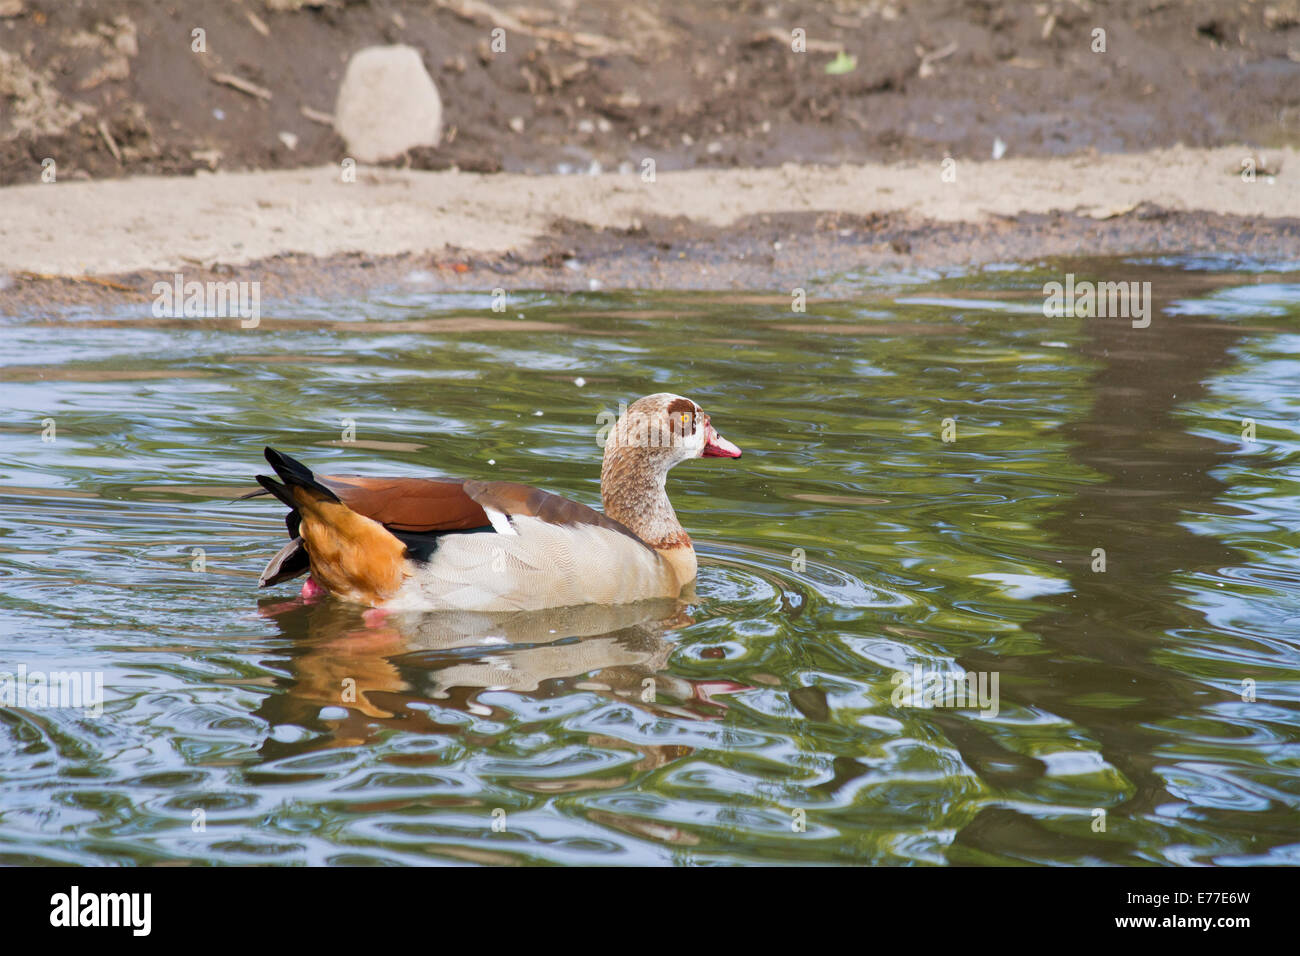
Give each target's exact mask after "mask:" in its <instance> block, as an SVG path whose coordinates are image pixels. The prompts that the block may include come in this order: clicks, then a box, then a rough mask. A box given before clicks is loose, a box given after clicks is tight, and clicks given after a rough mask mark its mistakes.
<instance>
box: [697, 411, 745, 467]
mask: <svg viewBox="0 0 1300 956" xmlns="http://www.w3.org/2000/svg"><path fill="white" fill-rule="evenodd" d="M700 457H701V458H739V457H740V449H739V448H737V447H736V446H735V445H733V444H732V443H731V442H729V441H727V440H726V439H725V438H723V437H722V436H721V435H719V434H718V433H717V431H716V430H715V429H714V427H713V423H712V422H710V421H708V420H706V421H705V423H704V454H702V455H701V456H700Z"/></svg>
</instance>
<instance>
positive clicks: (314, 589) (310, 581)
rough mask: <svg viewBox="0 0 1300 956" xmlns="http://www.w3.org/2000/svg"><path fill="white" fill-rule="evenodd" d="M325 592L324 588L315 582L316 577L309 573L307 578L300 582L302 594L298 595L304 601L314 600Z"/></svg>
mask: <svg viewBox="0 0 1300 956" xmlns="http://www.w3.org/2000/svg"><path fill="white" fill-rule="evenodd" d="M325 594H326V591H325V589H324V588H323V587H321V586H320V585H319V584H317V583H316V579H315V578H313V577H312V576H311V575H310V574H309V575H307V580H306V581H304V582H303V583H302V594H301V595H300V597H301V598H302V599H303V600H304V601H315V600H317V599H318V598H322V597H324V596H325Z"/></svg>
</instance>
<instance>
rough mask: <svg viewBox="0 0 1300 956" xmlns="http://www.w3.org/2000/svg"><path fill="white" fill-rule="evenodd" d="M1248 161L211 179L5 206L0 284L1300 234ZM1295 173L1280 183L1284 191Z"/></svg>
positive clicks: (1284, 155) (1240, 154) (108, 184)
mask: <svg viewBox="0 0 1300 956" xmlns="http://www.w3.org/2000/svg"><path fill="white" fill-rule="evenodd" d="M1251 155H1252V151H1251V150H1249V149H1247V148H1245V147H1242V148H1237V149H1234V148H1231V147H1229V148H1224V149H1214V150H1189V149H1172V150H1162V151H1159V152H1151V153H1142V154H1121V155H1111V156H1097V157H1072V158H1065V159H1046V160H1044V159H1038V160H1024V159H1020V160H1014V159H1007V160H1002V161H997V162H994V161H988V162H959V163H956V164H955V167H954V171H955V176H956V180H955V182H944V181H942V179H941V172H942V170H941V167H940V165H939V164H937V163H935V164H926V165H921V164H916V163H906V164H900V165H891V166H883V165H866V166H840V167H835V168H818V167H798V166H789V165H787V166H783V167H778V168H773V169H753V170H749V169H735V170H695V171H688V172H677V173H661V174H658V175H657V176H656V177H655V181H654V182H645V181H643V178H642V176H640V175H638V174H623V175H616V174H609V175H601V176H524V175H479V174H470V173H458V172H452V171H446V172H419V171H400V170H391V169H365V168H362V169H360V170H357V173H356V181H355V182H350V183H349V182H343V181H342V177H341V175H340V170H339V169H338V168H334V167H320V168H316V169H310V170H288V171H273V172H254V173H233V174H221V173H217V174H210V175H201V176H197V177H183V178H155V177H144V178H138V179H124V180H112V181H103V182H73V183H54V184H42V185H34V186H18V187H10V188H7V189H4V190H0V208H3V210H4V215H3V216H2V217H0V250H2V251H0V268H3V269H4V270H5V271H7V272H36V273H42V274H48V275H57V276H69V275H90V274H93V275H119V274H125V273H131V272H152V271H166V270H174V269H183V268H187V267H190V266H193V265H195V264H202V265H205V266H210V265H213V264H218V263H220V264H227V265H245V264H248V263H250V262H255V261H258V260H261V259H268V258H271V257H273V256H279V255H284V254H286V253H298V254H305V255H309V256H320V257H324V256H334V255H339V254H342V253H352V252H360V253H364V254H367V255H374V256H391V255H398V254H402V253H415V254H422V253H436V252H439V251H440V250H442V249H444V248H445V247H448V246H455V247H458V248H459V249H462V250H465V251H467V252H471V253H496V254H501V253H507V252H511V251H514V252H522V251H523V250H525V249H527V248H528V247H529V246H530V245H531V244H533V243H535V242H537V241H538V240H540V239H541V238H542V237H543V236H545V235H547V234H548V233H550V232H552V231H553V230H554V227H555V224H556V223H557V222H558V221H567V222H570V223H577V224H580V225H582V226H586V227H589V228H591V229H596V230H602V229H623V230H627V229H633V230H635V229H637V228H638V227H640V226H642V225H643V223H644V221H645V220H647V219H650V218H652V217H658V218H662V219H676V218H678V217H680V218H681V219H683V220H685V221H686V222H688V223H690V224H693V225H697V226H711V227H727V226H732V225H734V224H735V223H737V222H738V221H739V220H741V219H742V218H744V217H747V216H755V215H761V214H772V213H778V214H779V213H810V212H826V211H833V212H837V213H842V214H848V215H854V216H864V217H865V216H870V215H873V214H879V213H905V214H907V215H908V216H910V217H912V218H914V219H924V220H932V221H934V222H938V223H981V222H987V221H988V220H990V219H992V218H997V217H1010V216H1017V215H1020V214H1025V213H1029V214H1035V213H1038V214H1043V213H1050V212H1053V211H1061V212H1067V213H1077V214H1082V215H1085V216H1089V217H1092V218H1098V219H1105V218H1111V217H1114V216H1121V215H1124V214H1127V213H1129V212H1131V211H1132V210H1134V209H1136V208H1137V207H1138V206H1140V205H1142V204H1151V205H1153V206H1158V207H1160V208H1162V209H1164V210H1168V211H1178V212H1192V211H1195V212H1208V213H1218V214H1221V215H1230V216H1242V217H1248V218H1258V219H1286V218H1300V188H1297V186H1296V179H1295V176H1296V174H1297V173H1300V152H1297V151H1296V150H1293V149H1292V150H1279V151H1276V152H1274V153H1272V154H1270V155H1269V156H1268V157H1267V160H1268V163H1269V165H1270V166H1272V167H1278V166H1280V167H1281V168H1282V171H1283V174H1284V175H1279V176H1277V177H1267V176H1257V177H1256V180H1255V182H1253V183H1246V182H1243V181H1242V179H1241V177H1240V176H1239V175H1237V174H1236V173H1235V172H1234V170H1239V169H1240V163H1241V160H1242V159H1243V158H1244V157H1249V156H1251ZM1285 174H1290V175H1285Z"/></svg>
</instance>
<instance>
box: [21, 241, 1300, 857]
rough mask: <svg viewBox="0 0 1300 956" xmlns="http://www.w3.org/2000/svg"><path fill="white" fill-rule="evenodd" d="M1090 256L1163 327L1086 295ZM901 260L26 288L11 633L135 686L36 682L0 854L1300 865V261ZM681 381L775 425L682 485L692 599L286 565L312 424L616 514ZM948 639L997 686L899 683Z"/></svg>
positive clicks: (957, 657)
mask: <svg viewBox="0 0 1300 956" xmlns="http://www.w3.org/2000/svg"><path fill="white" fill-rule="evenodd" d="M1291 268H1294V266H1292V267H1291ZM1067 269H1068V270H1070V271H1073V272H1075V273H1076V274H1077V275H1078V276H1079V277H1080V278H1082V277H1084V276H1094V277H1099V278H1106V279H1118V278H1126V279H1127V278H1140V279H1147V280H1150V281H1152V283H1153V291H1154V294H1155V296H1156V307H1157V311H1156V313H1155V315H1154V318H1153V321H1152V323H1151V326H1150V327H1149V328H1146V329H1134V328H1132V327H1131V325H1130V324H1129V323H1128V322H1126V321H1125V320H1122V319H1109V320H1105V319H1096V318H1092V319H1090V318H1084V317H1070V318H1063V319H1047V318H1044V317H1043V315H1042V310H1041V304H1042V298H1043V296H1042V287H1043V283H1044V282H1045V281H1048V280H1050V279H1060V278H1061V275H1062V273H1063V272H1064V271H1066V270H1067ZM860 285H861V294H860V296H858V297H856V298H855V299H854V300H853V301H836V302H823V301H820V300H819V299H818V298H817V295H816V290H815V288H814V289H810V300H809V306H808V312H807V313H806V314H798V313H792V312H791V310H790V298H789V296H787V295H784V294H772V295H766V294H741V293H734V294H728V293H721V294H680V295H666V294H662V293H656V294H653V295H638V294H617V295H597V294H592V295H582V296H568V297H559V296H548V295H515V296H513V297H512V299H511V301H510V309H509V311H508V312H506V313H505V314H499V313H494V312H492V311H491V303H492V300H491V297H490V296H488V295H482V296H478V295H435V294H429V293H421V292H418V291H413V290H404V291H396V292H392V293H390V294H385V295H378V296H375V297H372V298H370V299H368V300H365V301H337V302H327V303H320V302H317V303H311V302H307V303H304V302H291V303H269V304H264V310H263V319H262V323H261V326H260V327H259V328H257V329H242V328H240V327H239V322H238V320H229V319H221V320H200V319H174V320H173V319H155V318H153V317H152V316H151V315H150V314H149V312H148V309H147V307H146V308H141V309H139V310H136V311H130V312H119V313H114V314H111V315H102V314H95V313H93V312H85V311H83V312H77V313H71V314H69V315H67V316H66V317H64V318H62V319H59V320H45V319H33V318H25V317H10V318H5V319H0V362H3V363H4V364H3V366H0V609H2V613H0V671H9V672H16V671H17V670H18V669H19V668H20V667H26V668H27V669H28V670H29V671H44V672H50V671H59V670H77V671H89V672H93V673H98V674H102V679H103V682H104V695H105V701H104V705H103V713H102V714H101V715H99V716H94V715H92V714H90V713H87V712H86V710H85V709H84V708H80V709H79V708H75V707H62V708H51V707H39V706H36V707H32V706H29V707H9V708H0V862H5V863H83V864H106V863H140V864H156V863H166V862H175V861H191V862H195V863H204V862H216V863H239V864H246V863H296V864H303V863H309V864H324V863H336V864H374V863H429V862H470V863H561V864H563V863H579V864H606V863H613V864H625V863H742V862H768V863H771V862H779V861H788V862H799V863H830V862H839V863H882V864H939V865H942V864H986V863H1047V864H1061V863H1074V864H1093V863H1121V864H1212V863H1213V864H1265V863H1291V864H1297V863H1300V837H1298V835H1297V834H1300V567H1298V565H1297V561H1296V555H1297V547H1298V546H1300V499H1298V498H1297V494H1296V492H1297V478H1300V360H1297V358H1296V355H1297V352H1300V273H1297V272H1294V271H1286V270H1285V269H1283V268H1277V269H1270V268H1269V267H1267V266H1261V265H1257V264H1240V263H1226V262H1223V261H1210V262H1206V261H1178V260H1158V261H1157V260H1131V261H1127V262H1114V261H1111V262H1104V263H1103V262H1091V263H1090V262H1079V263H1073V264H1064V265H1061V266H1059V267H1054V268H1053V269H1051V270H1047V269H1045V268H1041V267H1014V268H1012V267H1008V268H1000V269H986V270H983V271H979V272H974V273H961V274H954V275H949V276H940V275H929V276H924V275H921V276H894V277H883V278H882V277H874V278H863V279H861V281H860ZM579 380H580V381H581V384H579V383H578V382H579ZM654 391H675V392H679V393H682V394H686V395H688V396H690V397H691V398H693V399H695V400H696V401H698V402H700V403H701V404H702V405H703V406H704V408H705V410H706V411H708V412H709V413H710V414H711V415H712V416H713V421H714V424H715V425H717V426H718V428H719V430H720V431H721V432H722V433H723V434H724V435H726V436H727V437H728V438H730V439H732V440H733V441H735V442H737V443H738V444H739V445H741V446H742V447H743V448H744V449H745V452H746V454H745V457H744V458H743V459H741V460H739V461H734V462H733V461H723V460H705V461H695V462H688V463H686V464H683V465H681V466H679V467H678V468H677V469H676V470H675V471H674V472H673V474H672V477H671V479H670V483H669V488H670V493H671V495H672V498H673V501H674V504H675V506H676V508H677V511H678V514H679V516H680V518H681V519H682V522H683V524H684V525H685V526H686V527H687V529H688V530H689V531H690V532H691V534H692V536H693V537H694V538H695V540H696V544H697V549H698V551H699V553H700V565H701V567H700V578H699V581H698V584H697V587H696V592H695V594H694V595H693V596H692V597H691V598H690V599H689V600H688V601H684V602H672V601H669V602H653V603H650V604H647V605H636V606H631V607H624V608H589V609H582V610H569V611H561V612H555V613H551V614H544V615H531V616H525V617H516V618H507V619H501V618H493V617H487V616H475V615H460V616H447V615H441V616H439V615H409V614H407V615H393V616H390V617H388V618H384V619H376V618H375V617H374V616H363V615H362V613H361V612H360V611H359V610H358V609H356V608H352V607H348V606H346V605H343V604H340V603H337V602H334V601H332V600H329V601H324V602H318V603H314V604H303V603H302V602H301V601H300V600H298V599H297V589H296V587H295V586H294V585H292V584H290V585H284V586H281V587H279V588H277V589H275V590H274V591H273V592H259V591H258V590H257V588H256V584H257V576H258V573H259V572H260V570H261V568H262V566H263V565H264V563H265V562H266V560H267V559H268V558H269V557H270V555H271V554H273V553H274V551H275V550H276V549H277V548H278V547H279V546H280V545H281V543H282V542H283V534H284V526H283V522H282V516H281V510H282V509H281V508H280V507H279V506H278V505H277V504H275V503H274V502H271V501H269V500H266V499H260V500H255V501H245V502H232V501H231V499H232V498H233V497H234V496H235V495H237V494H239V493H241V492H243V491H246V490H248V489H249V488H250V487H252V485H251V483H250V482H251V476H252V475H253V474H254V473H255V472H257V471H259V470H265V466H264V465H263V464H262V461H261V449H262V446H263V445H265V444H271V445H274V446H276V447H277V448H280V449H282V450H284V451H286V452H289V453H290V454H293V455H295V456H297V457H300V458H302V459H304V460H305V461H307V462H308V463H311V464H313V465H316V466H318V467H320V468H321V469H322V470H324V471H328V472H335V473H337V472H347V471H352V472H361V473H371V474H384V473H393V474H424V473H433V474H447V475H455V476H465V477H490V478H498V479H504V480H514V481H522V482H527V483H530V484H537V485H540V486H542V487H545V488H546V489H548V490H550V491H554V492H558V493H562V494H566V495H569V496H572V497H574V498H577V499H579V500H581V501H585V502H587V503H591V504H596V503H598V500H599V459H600V449H599V447H597V444H596V436H597V432H598V430H599V424H598V422H597V415H598V414H599V413H600V412H601V411H604V410H617V408H618V404H619V403H620V402H622V401H630V400H632V399H634V398H636V397H637V396H639V395H642V394H646V393H649V392H654ZM945 419H950V420H951V425H950V429H955V432H954V431H951V430H950V432H949V435H948V437H952V438H955V440H953V441H944V440H943V438H944V421H945ZM51 422H52V427H53V431H52V432H51V424H50V423H51ZM1252 422H1253V425H1254V429H1255V432H1254V436H1255V437H1254V440H1253V441H1252V440H1250V438H1249V434H1250V433H1249V426H1250V423H1252ZM43 434H44V436H45V438H47V439H49V438H53V440H52V441H49V440H45V441H43V440H42V436H43ZM1102 552H1104V555H1103V554H1102ZM1102 557H1104V570H1101V569H1100V567H1101V566H1100V564H1099V558H1102ZM918 667H919V668H921V670H922V673H930V672H932V671H939V672H947V671H953V670H960V671H963V672H975V673H979V674H984V675H996V677H997V679H998V690H999V693H998V707H997V712H996V714H993V713H991V712H990V711H987V710H986V711H985V712H983V713H982V712H981V711H979V710H977V709H971V708H965V709H962V708H956V707H952V708H950V707H931V708H926V707H917V706H909V705H908V704H909V702H908V701H906V700H904V701H902V702H901V703H900V702H899V701H898V700H896V699H895V697H896V695H895V693H894V692H895V690H896V686H897V685H896V675H899V674H904V675H907V674H912V673H914V672H915V668H918ZM346 687H355V689H356V695H355V699H345V696H344V695H345V690H344V688H346ZM1252 697H1253V699H1250V698H1252ZM494 822H495V824H496V826H495V828H494ZM200 823H201V824H202V825H201V826H200ZM1103 823H1104V829H1102V825H1103Z"/></svg>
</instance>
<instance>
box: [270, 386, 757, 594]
mask: <svg viewBox="0 0 1300 956" xmlns="http://www.w3.org/2000/svg"><path fill="white" fill-rule="evenodd" d="M739 457H740V449H739V448H737V447H736V446H735V445H733V444H732V443H731V442H729V441H727V440H726V439H725V438H723V437H722V436H721V435H719V434H718V433H717V432H716V431H715V430H714V428H713V425H712V424H711V423H710V421H709V416H708V415H706V414H704V412H703V411H702V410H701V409H700V406H699V405H697V404H695V403H694V402H693V401H691V400H690V399H688V398H682V397H681V396H680V395H671V394H669V393H667V392H661V393H659V394H656V395H647V396H646V397H645V398H642V399H638V400H637V401H636V402H635V403H633V405H632V406H631V407H630V408H628V409H627V411H626V412H625V413H624V414H623V415H622V417H620V418H619V419H618V421H617V422H616V423H615V424H614V426H613V428H612V429H611V430H610V432H609V434H608V436H607V438H606V441H605V457H604V462H603V464H602V466H601V471H600V497H601V499H602V501H603V502H604V505H605V513H604V514H601V513H600V512H598V511H594V510H593V509H591V508H588V507H587V506H586V505H582V504H578V503H577V502H576V501H569V500H568V499H566V498H561V497H560V496H559V495H552V494H548V493H547V492H545V491H540V490H538V489H536V488H530V487H528V486H527V485H517V484H513V483H511V482H507V481H458V480H454V479H448V478H366V477H361V476H357V475H339V476H329V475H314V474H312V472H311V471H310V470H309V469H308V468H307V467H306V466H305V465H303V464H301V463H300V462H297V461H294V460H293V459H292V458H290V457H288V456H287V455H282V454H280V453H279V452H277V451H275V450H274V449H271V448H267V449H266V460H267V461H268V462H270V463H271V467H272V468H274V469H275V473H276V475H277V477H278V478H279V479H280V481H279V482H277V481H276V480H275V479H274V478H270V477H268V476H266V475H258V476H257V480H258V482H259V483H260V484H261V485H262V487H263V488H264V489H265V491H259V492H254V494H265V493H267V492H269V493H271V494H273V495H275V497H276V498H278V499H280V501H282V502H284V504H286V505H288V507H289V508H290V511H289V514H288V515H287V516H286V518H285V523H286V524H287V526H288V529H289V537H290V538H291V539H292V540H291V541H290V542H289V543H288V544H287V545H285V546H284V548H282V549H281V550H280V552H279V554H277V555H276V556H275V557H274V558H272V559H271V561H270V563H269V564H268V565H267V566H266V570H265V571H264V572H262V577H261V580H260V582H259V583H260V586H261V587H270V586H271V585H273V584H277V583H279V582H281V581H285V580H288V579H290V578H295V577H297V576H299V575H301V574H303V573H305V572H308V571H310V572H311V575H310V577H309V578H308V580H307V583H306V584H305V585H304V586H303V592H304V594H310V593H316V592H318V591H319V590H320V589H323V590H325V591H327V592H329V593H332V594H334V595H336V596H338V597H340V598H344V599H346V600H349V601H356V602H360V603H362V604H367V605H369V606H371V607H383V608H387V609H391V610H467V611H516V610H529V611H531V610H540V609H542V608H550V607H567V606H573V605H581V604H624V603H629V602H632V601H640V600H645V599H648V598H658V597H676V596H677V595H678V594H679V593H680V592H681V589H682V587H683V586H685V585H686V584H687V583H689V582H691V581H694V580H695V572H696V560H695V548H694V547H693V546H692V545H691V539H690V537H689V536H688V535H687V534H686V532H685V530H683V528H682V526H681V524H680V523H679V522H678V520H677V515H676V513H675V512H674V511H673V506H672V505H671V504H670V503H669V501H668V495H667V494H666V493H665V491H664V481H665V479H666V478H667V475H668V470H669V469H670V468H672V467H673V466H674V465H676V464H677V463H678V462H682V461H685V460H686V459H688V458H739ZM281 482H282V483H281Z"/></svg>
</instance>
